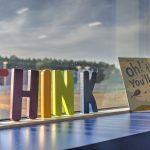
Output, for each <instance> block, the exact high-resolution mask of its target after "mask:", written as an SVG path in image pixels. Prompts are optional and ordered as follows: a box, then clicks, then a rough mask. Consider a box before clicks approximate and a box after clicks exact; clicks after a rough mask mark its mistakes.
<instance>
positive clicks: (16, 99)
mask: <svg viewBox="0 0 150 150" xmlns="http://www.w3.org/2000/svg"><path fill="white" fill-rule="evenodd" d="M38 82H39V72H38V71H36V70H29V71H28V90H27V91H23V70H22V69H13V70H12V77H11V103H10V107H11V108H10V119H12V120H14V121H19V120H20V119H21V109H22V97H28V98H30V99H28V111H27V112H28V114H27V116H28V117H29V118H30V119H35V118H36V117H37V109H38V87H39V86H38V85H39V83H38Z"/></svg>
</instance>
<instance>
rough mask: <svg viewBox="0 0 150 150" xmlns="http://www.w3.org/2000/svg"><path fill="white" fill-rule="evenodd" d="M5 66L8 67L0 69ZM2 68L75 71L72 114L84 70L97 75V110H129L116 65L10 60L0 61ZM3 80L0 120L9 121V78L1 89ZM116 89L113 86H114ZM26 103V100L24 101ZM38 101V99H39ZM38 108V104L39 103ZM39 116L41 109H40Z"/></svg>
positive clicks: (54, 60) (68, 61)
mask: <svg viewBox="0 0 150 150" xmlns="http://www.w3.org/2000/svg"><path fill="white" fill-rule="evenodd" d="M4 62H7V66H3V65H4ZM0 66H1V68H3V67H5V68H8V69H9V70H10V69H11V68H21V69H25V70H29V69H37V70H41V69H54V70H55V69H59V70H65V69H71V70H74V84H75V86H74V99H75V101H74V106H75V111H80V83H79V76H80V72H81V71H83V70H88V71H89V72H92V71H96V72H97V81H96V84H95V88H94V92H93V93H94V97H95V99H96V103H97V106H98V109H111V108H116V107H126V106H128V102H127V97H126V92H125V89H124V85H123V81H122V77H121V74H120V70H119V69H118V68H116V67H115V65H113V64H112V65H110V64H108V63H105V62H98V63H97V62H88V61H73V60H56V59H50V58H45V59H30V58H29V59H21V58H18V57H17V56H11V57H10V58H7V57H5V58H3V57H1V58H0ZM24 76H25V77H24V80H25V81H24V84H25V85H26V83H27V74H24ZM3 80H4V78H1V85H0V89H1V91H0V110H1V111H0V112H1V113H0V118H1V119H3V118H9V107H10V76H9V77H6V80H5V81H6V83H5V85H4V82H3ZM114 85H115V86H114ZM24 99H25V98H24ZM39 99H40V97H39ZM39 105H40V100H39ZM22 108H23V109H22V114H23V115H24V116H25V115H26V101H25V100H23V105H22ZM39 114H40V107H39Z"/></svg>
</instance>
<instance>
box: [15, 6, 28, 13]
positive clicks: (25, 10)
mask: <svg viewBox="0 0 150 150" xmlns="http://www.w3.org/2000/svg"><path fill="white" fill-rule="evenodd" d="M27 11H29V8H28V7H24V8H21V9H19V10H17V11H16V14H18V15H21V14H24V13H26V12H27Z"/></svg>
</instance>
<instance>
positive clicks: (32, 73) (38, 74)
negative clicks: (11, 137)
mask: <svg viewBox="0 0 150 150" xmlns="http://www.w3.org/2000/svg"><path fill="white" fill-rule="evenodd" d="M7 75H8V71H7V69H0V76H2V77H6V76H7ZM95 83H96V72H92V74H91V79H89V72H88V71H84V72H81V74H80V101H81V103H80V107H81V112H83V113H89V105H91V108H92V111H93V112H97V111H98V110H97V105H96V101H95V98H94V96H93V94H92V92H93V89H94V85H95ZM22 87H23V70H22V69H12V70H11V92H10V93H11V94H10V119H11V120H14V121H19V120H20V119H21V110H22V98H23V97H27V103H28V105H27V106H28V108H27V117H28V118H30V119H36V118H37V114H38V99H40V101H41V118H50V117H51V116H52V115H55V116H61V115H62V113H65V114H66V115H73V114H74V77H73V71H72V70H64V71H60V70H42V71H38V70H28V88H27V90H26V91H25V90H23V88H22ZM39 95H40V96H39Z"/></svg>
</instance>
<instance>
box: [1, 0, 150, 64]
mask: <svg viewBox="0 0 150 150" xmlns="http://www.w3.org/2000/svg"><path fill="white" fill-rule="evenodd" d="M149 7H150V2H149V0H126V1H124V0H0V53H1V55H2V56H8V57H9V56H11V55H17V56H18V57H22V58H28V57H31V58H44V57H49V58H57V59H69V60H70V59H73V60H89V61H97V62H99V61H105V62H109V63H116V62H117V57H127V56H130V57H134V56H137V57H138V56H143V57H144V56H147V57H148V56H150V50H149V47H150V44H149V43H150V42H149V40H150V9H149Z"/></svg>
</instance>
